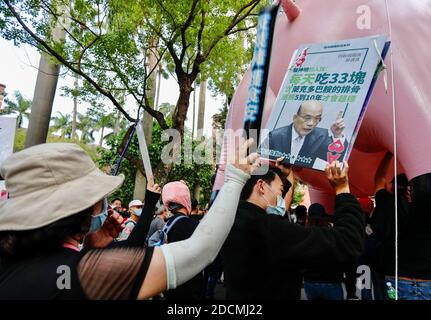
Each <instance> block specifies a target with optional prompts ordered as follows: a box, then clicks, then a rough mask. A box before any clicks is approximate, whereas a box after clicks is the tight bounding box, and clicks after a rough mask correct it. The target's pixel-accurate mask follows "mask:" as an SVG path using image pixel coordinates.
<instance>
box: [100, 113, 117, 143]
mask: <svg viewBox="0 0 431 320" xmlns="http://www.w3.org/2000/svg"><path fill="white" fill-rule="evenodd" d="M97 128H98V129H100V140H99V146H100V147H101V146H102V144H103V140H104V139H105V138H106V136H105V135H104V133H105V129H107V128H111V129H114V128H115V115H114V114H112V113H111V114H106V115H105V114H101V115H100V116H99V117H98V119H97Z"/></svg>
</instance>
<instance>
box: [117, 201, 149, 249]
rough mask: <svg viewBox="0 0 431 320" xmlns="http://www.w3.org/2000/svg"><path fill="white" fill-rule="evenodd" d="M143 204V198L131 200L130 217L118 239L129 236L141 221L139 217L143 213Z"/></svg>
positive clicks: (124, 238)
mask: <svg viewBox="0 0 431 320" xmlns="http://www.w3.org/2000/svg"><path fill="white" fill-rule="evenodd" d="M143 206H144V204H143V203H142V201H141V200H132V201H130V202H129V212H130V217H129V218H128V219H126V220H125V221H124V230H123V232H121V234H120V236H119V237H118V239H117V240H118V241H124V240H126V239H127V238H129V235H130V234H131V233H132V231H133V229H134V228H135V226H136V224H137V223H138V221H139V218H140V216H141V214H142V207H143Z"/></svg>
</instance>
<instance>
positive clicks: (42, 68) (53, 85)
mask: <svg viewBox="0 0 431 320" xmlns="http://www.w3.org/2000/svg"><path fill="white" fill-rule="evenodd" d="M59 72H60V66H59V65H54V64H52V63H51V62H50V61H49V60H48V58H47V57H45V55H42V56H41V57H40V63H39V72H38V74H37V80H36V87H35V89H34V96H33V103H32V107H31V113H30V119H29V123H28V130H27V136H26V140H25V147H26V148H28V147H31V146H34V145H37V144H41V143H45V142H46V137H47V136H48V129H49V121H50V119H51V112H52V105H53V102H54V97H55V90H56V89H57V81H58V74H59Z"/></svg>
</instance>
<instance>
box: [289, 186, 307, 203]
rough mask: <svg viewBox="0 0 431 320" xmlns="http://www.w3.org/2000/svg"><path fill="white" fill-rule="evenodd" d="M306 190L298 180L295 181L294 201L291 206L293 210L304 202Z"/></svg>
mask: <svg viewBox="0 0 431 320" xmlns="http://www.w3.org/2000/svg"><path fill="white" fill-rule="evenodd" d="M304 188H305V185H303V184H302V183H301V182H299V181H298V180H296V181H295V189H294V192H293V199H292V204H291V207H292V208H295V207H297V206H298V205H299V204H301V202H302V200H304Z"/></svg>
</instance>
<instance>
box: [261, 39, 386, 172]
mask: <svg viewBox="0 0 431 320" xmlns="http://www.w3.org/2000/svg"><path fill="white" fill-rule="evenodd" d="M388 47H389V43H387V42H386V37H385V36H371V37H365V38H357V39H351V40H342V41H336V42H331V43H318V44H304V45H301V46H300V47H299V48H298V50H296V51H295V53H294V56H293V57H292V60H291V65H290V66H289V69H288V71H287V73H286V75H285V77H284V80H283V84H282V86H281V89H280V91H279V94H278V96H277V99H276V102H275V105H274V107H273V109H272V112H271V115H270V117H269V120H268V123H267V124H266V127H265V129H267V130H262V136H261V141H263V142H262V144H261V145H260V146H259V150H260V153H261V156H262V158H267V159H270V160H276V159H277V158H280V157H284V158H285V162H286V163H289V164H294V165H297V166H302V167H307V168H312V169H317V170H322V171H323V170H324V169H325V166H326V163H327V162H329V163H331V162H333V161H335V160H338V161H343V160H346V161H347V159H348V157H349V155H350V151H351V149H352V146H353V144H354V142H355V139H356V136H357V133H358V130H359V127H360V123H361V121H362V119H363V116H364V112H365V109H366V106H367V102H368V100H369V97H370V95H371V92H372V89H373V87H374V83H375V81H376V79H377V76H378V74H379V71H380V70H381V68H380V66H381V64H382V63H383V59H384V57H385V55H386V53H387V50H388ZM264 132H265V133H266V135H267V136H264V135H263V133H264Z"/></svg>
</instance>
